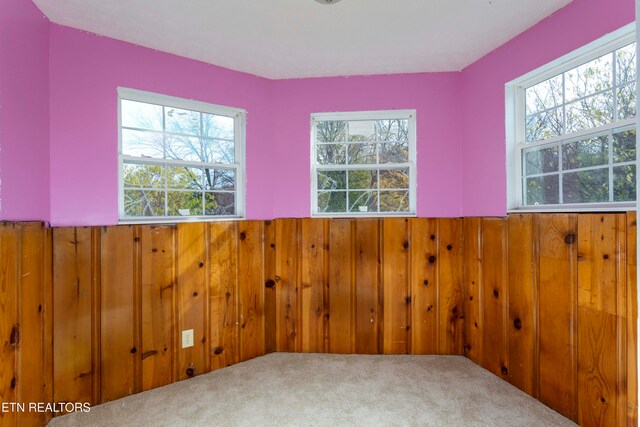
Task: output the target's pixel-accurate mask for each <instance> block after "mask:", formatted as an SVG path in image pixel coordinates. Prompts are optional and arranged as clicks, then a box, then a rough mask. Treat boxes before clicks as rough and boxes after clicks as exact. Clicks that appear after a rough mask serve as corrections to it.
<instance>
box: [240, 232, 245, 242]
mask: <svg viewBox="0 0 640 427" xmlns="http://www.w3.org/2000/svg"><path fill="white" fill-rule="evenodd" d="M246 238H247V233H245V232H244V231H243V232H241V233H240V240H244V239H246Z"/></svg>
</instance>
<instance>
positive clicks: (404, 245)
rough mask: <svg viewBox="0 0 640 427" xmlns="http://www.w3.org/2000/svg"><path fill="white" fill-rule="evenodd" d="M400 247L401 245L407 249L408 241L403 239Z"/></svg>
mask: <svg viewBox="0 0 640 427" xmlns="http://www.w3.org/2000/svg"><path fill="white" fill-rule="evenodd" d="M402 247H403V248H405V249H409V242H408V241H406V240H405V241H404V242H403V243H402Z"/></svg>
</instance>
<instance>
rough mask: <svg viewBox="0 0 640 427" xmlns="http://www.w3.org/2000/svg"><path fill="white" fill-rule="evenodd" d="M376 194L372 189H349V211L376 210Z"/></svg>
mask: <svg viewBox="0 0 640 427" xmlns="http://www.w3.org/2000/svg"><path fill="white" fill-rule="evenodd" d="M376 195H377V193H376V192H374V191H349V212H377V211H378V199H377V197H376Z"/></svg>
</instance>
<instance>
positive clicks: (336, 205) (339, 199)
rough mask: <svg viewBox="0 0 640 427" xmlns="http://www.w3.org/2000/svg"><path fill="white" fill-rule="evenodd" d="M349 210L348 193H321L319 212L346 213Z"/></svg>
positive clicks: (319, 193) (319, 195)
mask: <svg viewBox="0 0 640 427" xmlns="http://www.w3.org/2000/svg"><path fill="white" fill-rule="evenodd" d="M346 210H347V192H346V191H319V192H318V212H345V211H346Z"/></svg>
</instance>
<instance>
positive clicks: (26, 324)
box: [17, 222, 47, 425]
mask: <svg viewBox="0 0 640 427" xmlns="http://www.w3.org/2000/svg"><path fill="white" fill-rule="evenodd" d="M20 229H21V233H20V234H21V236H20V239H21V244H20V247H21V251H20V256H21V261H20V282H19V284H20V286H19V288H18V301H19V310H18V311H19V321H18V324H19V327H20V339H19V342H18V345H17V352H18V353H17V357H18V363H17V372H18V378H19V379H20V383H19V384H18V399H17V400H18V401H19V402H23V403H28V402H45V401H47V399H46V396H45V395H44V392H45V386H46V382H45V366H44V364H45V349H44V346H45V331H44V327H45V325H44V303H45V301H44V283H45V275H46V274H47V272H46V271H45V266H44V259H45V256H46V249H45V236H46V230H45V229H44V227H43V224H42V223H33V222H31V223H22V224H21V226H20ZM45 418H46V414H45V413H38V412H34V411H27V412H25V413H22V414H20V422H21V423H22V424H23V425H28V424H31V425H44V423H45Z"/></svg>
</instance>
